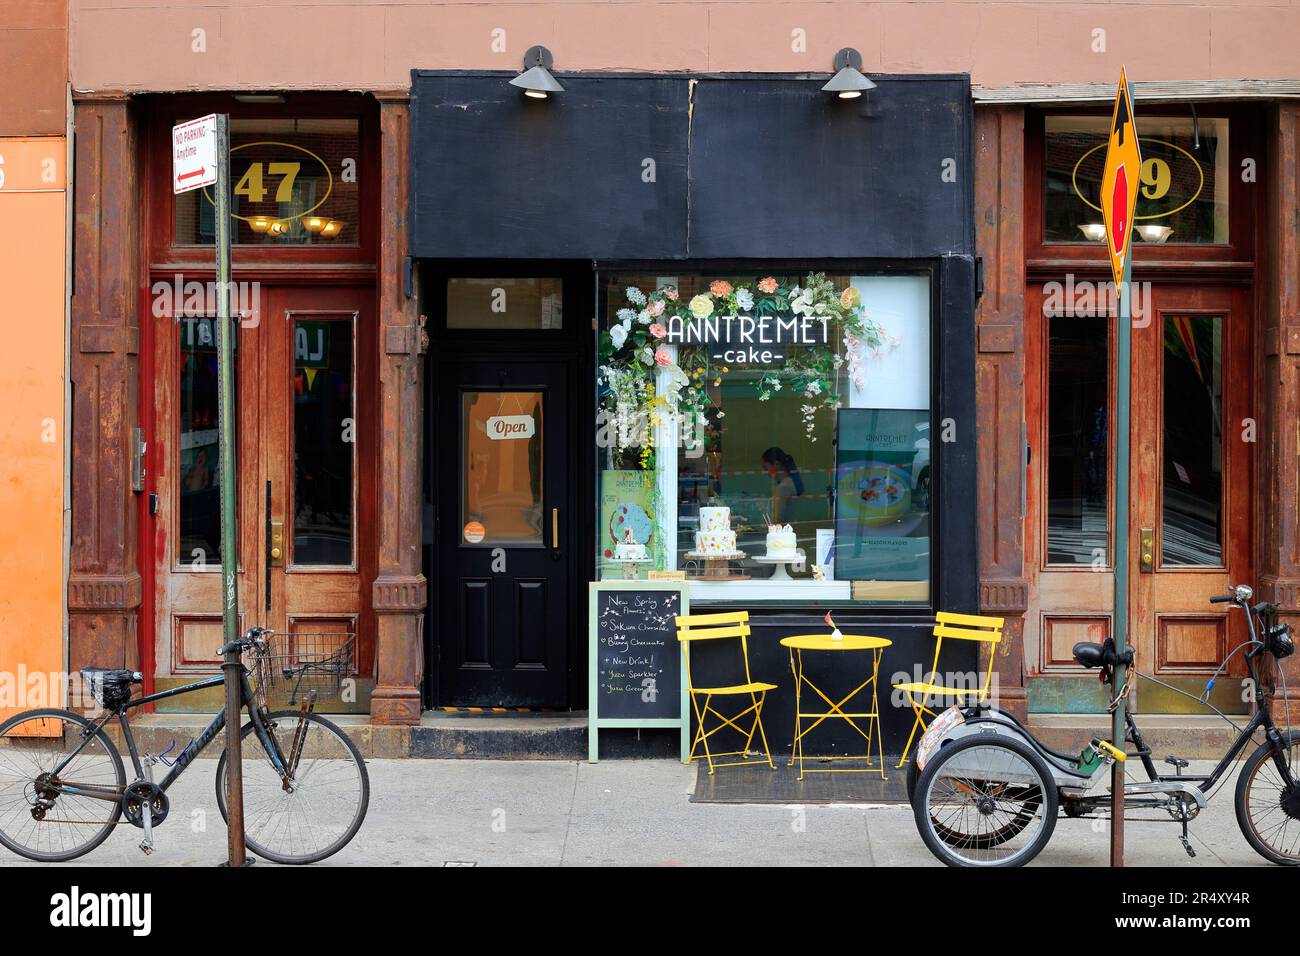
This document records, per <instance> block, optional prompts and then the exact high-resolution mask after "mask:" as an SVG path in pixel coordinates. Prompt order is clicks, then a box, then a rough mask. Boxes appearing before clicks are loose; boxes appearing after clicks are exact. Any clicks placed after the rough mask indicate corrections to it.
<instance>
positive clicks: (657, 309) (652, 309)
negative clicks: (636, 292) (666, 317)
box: [646, 299, 664, 317]
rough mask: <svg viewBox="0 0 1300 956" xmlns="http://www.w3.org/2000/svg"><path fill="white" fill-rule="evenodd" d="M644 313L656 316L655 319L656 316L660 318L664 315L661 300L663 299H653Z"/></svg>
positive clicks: (662, 301)
mask: <svg viewBox="0 0 1300 956" xmlns="http://www.w3.org/2000/svg"><path fill="white" fill-rule="evenodd" d="M646 311H647V312H649V313H650V314H651V315H653V316H656V317H657V316H660V315H663V314H664V300H663V299H654V300H653V301H651V303H650V304H649V305H647V306H646Z"/></svg>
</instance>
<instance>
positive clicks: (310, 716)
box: [0, 627, 370, 864]
mask: <svg viewBox="0 0 1300 956" xmlns="http://www.w3.org/2000/svg"><path fill="white" fill-rule="evenodd" d="M270 633H271V631H270V630H268V629H266V628H258V627H255V628H252V629H250V630H249V631H248V633H247V634H245V635H244V636H243V637H241V638H238V639H236V640H235V641H233V642H231V643H230V644H228V645H226V646H225V647H222V648H221V649H220V650H218V651H217V654H218V656H224V655H225V654H226V653H227V651H230V650H238V651H239V652H240V653H241V655H242V654H245V653H248V654H251V655H252V656H253V658H254V661H255V662H260V661H262V660H263V659H264V658H265V656H266V655H267V653H268V644H267V641H266V636H267V635H269V634H270ZM80 673H81V678H82V680H83V682H84V683H85V685H86V687H87V688H88V689H89V690H90V692H91V693H92V694H93V695H94V697H95V700H96V701H98V703H99V704H100V706H101V707H103V708H104V711H105V712H104V714H103V715H102V716H100V717H97V718H96V719H93V720H92V719H90V718H87V717H84V716H82V715H81V714H78V713H74V712H73V711H70V710H61V709H58V708H42V709H37V710H29V711H25V712H23V713H21V714H17V715H15V716H13V717H11V718H9V720H7V721H5V722H4V723H3V724H0V844H3V845H4V846H6V847H8V848H9V849H10V850H12V851H14V852H15V853H17V854H19V855H20V856H24V857H27V858H28V859H30V860H38V861H41V862H63V861H66V860H72V859H75V858H77V857H79V856H82V855H84V854H86V853H89V852H90V851H91V850H93V849H95V848H96V847H97V846H99V845H100V844H101V843H103V842H104V841H105V840H106V839H108V837H109V834H111V833H112V832H113V830H114V828H115V827H116V826H118V825H119V824H120V823H122V822H126V823H129V824H131V825H132V826H135V827H137V828H139V829H142V830H143V831H144V838H143V839H142V840H141V842H140V849H141V850H142V851H144V853H145V854H146V855H148V854H150V853H152V852H153V849H154V838H153V830H154V828H155V827H157V826H158V825H160V824H161V823H162V822H163V821H164V820H166V819H167V814H168V810H169V802H168V799H167V791H168V790H169V789H170V787H171V786H172V784H174V783H175V782H176V781H177V780H178V779H179V778H180V776H181V774H182V773H184V772H185V769H186V768H187V767H189V766H190V764H191V763H192V762H193V760H194V758H195V757H197V756H198V755H199V754H200V753H201V752H202V751H203V749H204V748H205V747H207V746H208V744H210V743H211V742H212V741H213V740H214V739H216V737H217V735H218V734H219V733H221V731H222V729H223V728H224V727H225V724H226V711H225V708H224V707H223V708H222V710H221V712H220V713H218V714H217V715H216V717H215V718H213V720H212V722H211V723H210V724H208V725H207V727H205V728H204V730H203V731H202V733H200V734H199V735H198V736H197V737H195V738H194V739H193V740H191V741H190V743H189V744H188V745H186V747H185V748H184V749H183V750H182V751H181V752H180V753H179V754H177V755H176V758H175V759H174V760H168V759H167V754H168V753H170V751H171V750H172V748H173V747H174V746H175V741H173V742H172V745H171V746H169V747H168V748H167V749H166V750H164V751H163V752H162V753H161V754H159V755H157V756H155V755H153V754H150V753H145V754H144V755H143V757H142V756H141V754H140V753H139V751H138V749H137V748H136V742H135V737H134V735H133V734H132V732H131V726H130V722H129V720H128V719H127V712H128V711H130V710H133V709H135V708H137V707H141V706H143V705H145V704H150V703H153V702H154V701H159V700H163V699H166V698H169V697H178V696H181V695H184V694H191V693H195V692H197V691H201V690H207V689H209V688H214V687H221V686H223V685H224V684H225V676H224V675H220V676H216V677H209V678H205V679H203V680H199V681H196V682H194V683H192V684H185V685H184V686H181V687H175V688H172V689H170V690H165V691H160V692H158V693H155V694H148V695H146V696H142V697H134V698H133V697H132V696H131V695H132V694H133V692H134V691H133V686H134V685H136V684H139V683H141V682H142V680H143V675H141V674H140V673H138V672H132V671H129V670H113V669H102V668H86V669H84V670H82V671H81V672H80ZM248 673H249V672H248V668H247V667H246V666H244V665H243V663H242V661H241V668H240V695H241V696H240V700H241V704H242V706H241V709H243V708H247V710H248V717H249V720H248V723H246V724H245V725H244V726H243V729H242V730H241V731H240V739H241V747H242V751H241V752H242V755H243V792H244V834H245V841H246V844H247V846H248V849H249V850H250V851H251V852H252V853H254V854H255V855H257V856H261V857H263V858H265V859H267V860H271V861H273V862H276V863H288V864H303V863H315V862H317V861H319V860H323V859H325V858H326V857H328V856H331V855H333V854H334V853H337V852H338V851H339V850H341V849H342V848H343V847H344V846H346V845H347V843H348V842H349V841H350V840H351V839H352V837H353V836H355V835H356V832H357V830H358V829H360V827H361V823H362V821H363V820H364V819H365V816H366V810H367V808H368V807H369V803H370V779H369V776H368V774H367V773H366V765H365V762H364V761H363V760H362V758H361V754H360V753H358V751H357V748H356V746H355V745H354V744H353V743H352V741H351V739H349V737H348V736H347V734H345V733H344V732H343V731H342V730H340V729H339V728H338V727H337V726H336V725H335V724H333V723H331V722H330V721H328V720H326V719H325V718H324V717H321V716H320V715H319V714H316V713H314V707H315V692H314V691H313V692H311V693H310V694H309V695H308V697H307V699H306V700H304V701H303V703H302V705H301V707H300V708H299V709H298V710H296V711H293V710H285V711H274V712H272V711H268V710H267V709H266V707H265V704H264V703H259V702H258V697H257V695H256V692H255V691H254V690H253V687H252V685H251V683H250V681H249V677H248ZM114 718H116V719H117V721H118V723H119V725H120V727H121V733H122V739H123V741H124V742H125V743H126V747H127V751H128V753H129V755H130V758H131V765H132V770H133V772H134V780H133V781H132V782H131V783H127V780H126V770H125V767H124V765H123V763H122V757H121V754H120V753H119V752H118V750H117V748H116V747H115V746H114V745H113V742H112V741H111V740H110V739H109V737H108V735H107V734H106V733H104V727H105V726H106V725H107V724H108V723H109V721H111V720H113V719H114ZM158 763H163V764H164V765H166V766H167V767H168V768H169V770H168V772H167V775H166V776H165V777H164V778H163V779H162V781H161V782H160V783H155V782H154V780H153V768H154V766H155V765H156V764H158ZM216 790H217V806H218V808H219V809H220V811H221V817H222V819H223V820H227V822H228V817H227V812H226V753H225V751H224V750H223V751H222V754H221V756H220V758H219V759H218V761H217V773H216ZM123 818H125V821H123Z"/></svg>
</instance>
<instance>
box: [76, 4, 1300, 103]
mask: <svg viewBox="0 0 1300 956" xmlns="http://www.w3.org/2000/svg"><path fill="white" fill-rule="evenodd" d="M1098 30H1100V31H1104V35H1099V34H1097V33H1095V31H1098ZM1296 37H1300V2H1297V0H1218V2H1207V0H1201V2H1198V0H1145V2H1142V3H1099V2H1092V3H1087V2H1070V0H1031V2H1024V3H994V2H985V0H910V2H881V3H862V2H841V0H827V2H786V3H777V2H765V0H712V2H710V0H702V2H611V0H572V2H569V0H509V2H495V0H478V2H472V3H469V2H438V0H433V2H430V0H351V2H348V0H171V2H168V3H166V4H162V3H144V2H141V0H71V70H72V80H73V85H74V86H75V87H76V88H77V89H87V90H88V89H96V90H183V89H277V88H293V89H312V88H321V89H349V88H350V89H381V88H405V87H407V86H408V85H409V82H410V70H411V69H412V68H413V67H420V68H427V69H517V68H518V66H519V62H520V59H521V56H522V54H523V52H524V50H525V49H526V48H527V47H528V46H530V45H532V44H534V43H541V44H544V45H546V46H548V47H550V48H551V50H552V52H554V54H555V63H556V68H557V69H559V70H648V71H669V70H695V71H731V70H735V71H767V70H771V71H795V72H798V71H810V72H824V71H827V70H829V68H830V62H831V58H832V56H833V55H834V52H835V51H836V50H837V49H838V48H839V47H842V46H854V47H857V48H858V49H859V50H860V51H861V52H862V55H863V59H864V61H865V69H866V70H868V71H876V72H889V73H894V72H897V73H906V72H931V71H955V72H964V73H970V74H971V76H972V80H973V82H974V83H975V84H977V85H984V86H1003V85H1008V84H1013V83H1022V82H1038V83H1051V82H1103V83H1113V82H1114V81H1115V77H1116V76H1117V75H1118V73H1119V66H1120V64H1121V63H1124V64H1126V65H1127V66H1128V72H1129V76H1130V77H1132V78H1134V79H1136V80H1138V81H1141V80H1184V79H1202V80H1204V79H1295V78H1297V77H1300V52H1297V48H1296Z"/></svg>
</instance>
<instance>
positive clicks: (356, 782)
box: [217, 710, 370, 864]
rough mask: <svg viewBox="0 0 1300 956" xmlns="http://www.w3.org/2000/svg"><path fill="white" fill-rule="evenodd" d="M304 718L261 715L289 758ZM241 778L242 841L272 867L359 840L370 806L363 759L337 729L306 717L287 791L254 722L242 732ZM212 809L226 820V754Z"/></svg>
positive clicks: (321, 719) (322, 854) (277, 713)
mask: <svg viewBox="0 0 1300 956" xmlns="http://www.w3.org/2000/svg"><path fill="white" fill-rule="evenodd" d="M301 717H302V714H301V713H300V712H299V711H294V710H281V711H275V712H273V713H270V714H267V715H266V721H267V729H268V730H269V731H270V733H271V735H272V736H273V737H274V738H275V740H276V741H277V743H278V744H279V746H280V753H281V754H283V755H284V758H285V759H286V760H288V759H289V754H290V752H291V751H292V750H293V742H294V736H295V735H296V734H297V732H298V727H299V724H300V722H301ZM240 736H241V738H242V750H241V753H242V754H243V758H244V759H243V774H244V839H245V841H246V843H247V845H248V849H249V850H251V851H252V852H253V853H255V854H257V855H258V856H260V857H264V858H265V859H268V860H271V861H272V862H274V863H292V864H298V863H316V862H317V861H319V860H323V859H325V858H326V857H327V856H331V855H333V854H335V853H337V852H338V851H339V850H341V849H343V847H345V846H346V845H347V843H348V841H349V840H351V839H352V837H353V836H355V835H356V832H357V830H358V829H359V828H360V827H361V822H362V821H363V820H364V819H365V818H366V809H367V807H369V805H370V777H369V775H368V774H367V773H366V764H365V761H363V760H362V759H361V754H360V753H358V752H357V748H356V746H355V745H354V744H353V743H352V741H351V739H350V738H349V737H348V735H347V734H345V733H344V732H343V731H342V730H340V729H339V728H338V727H336V726H335V725H334V724H332V723H330V722H329V721H328V720H326V719H325V718H324V717H321V716H320V715H319V714H310V715H308V717H307V724H306V729H305V733H304V734H303V740H302V742H301V744H300V750H301V753H302V757H301V758H300V759H299V761H298V767H297V770H296V771H295V772H294V776H293V779H292V785H291V787H290V788H289V789H288V790H286V789H285V787H284V783H283V781H281V779H280V774H279V773H278V772H277V771H276V769H275V766H274V765H273V764H272V763H271V759H270V757H269V755H268V754H267V753H266V751H265V750H264V749H263V748H262V743H261V741H260V740H258V739H257V736H256V735H255V734H254V733H253V725H252V723H251V722H250V723H248V724H245V725H244V729H243V730H242V731H241V733H240ZM217 806H218V807H220V809H221V818H222V819H223V820H227V822H229V821H228V818H227V816H226V754H225V751H224V750H223V751H222V753H221V759H220V760H219V761H218V762H217Z"/></svg>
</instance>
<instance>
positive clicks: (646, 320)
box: [636, 309, 650, 325]
mask: <svg viewBox="0 0 1300 956" xmlns="http://www.w3.org/2000/svg"><path fill="white" fill-rule="evenodd" d="M636 320H637V321H638V322H640V323H641V324H642V325H649V324H650V312H649V310H648V309H642V310H641V311H640V312H639V313H637V317H636Z"/></svg>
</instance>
